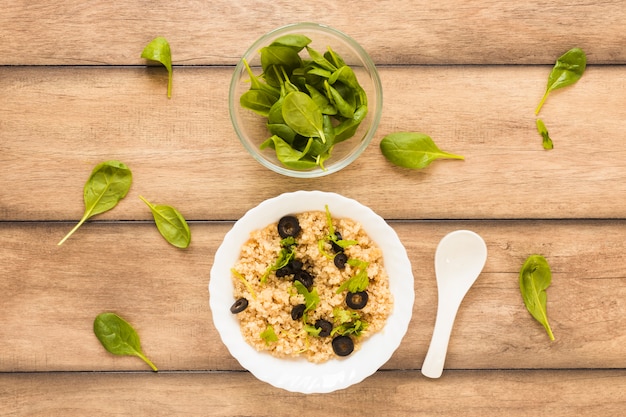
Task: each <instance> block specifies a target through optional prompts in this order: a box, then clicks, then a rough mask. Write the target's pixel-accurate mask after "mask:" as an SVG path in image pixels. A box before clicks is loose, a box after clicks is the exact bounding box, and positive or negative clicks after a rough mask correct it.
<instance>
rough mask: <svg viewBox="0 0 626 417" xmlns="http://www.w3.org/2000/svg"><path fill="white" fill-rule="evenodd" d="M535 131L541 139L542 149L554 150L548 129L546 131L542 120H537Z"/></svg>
mask: <svg viewBox="0 0 626 417" xmlns="http://www.w3.org/2000/svg"><path fill="white" fill-rule="evenodd" d="M537 131H538V132H539V134H540V135H541V137H542V138H543V149H546V150H550V149H553V148H554V144H553V143H552V139H551V138H550V135H549V134H548V129H546V125H545V124H544V123H543V120H541V119H537Z"/></svg>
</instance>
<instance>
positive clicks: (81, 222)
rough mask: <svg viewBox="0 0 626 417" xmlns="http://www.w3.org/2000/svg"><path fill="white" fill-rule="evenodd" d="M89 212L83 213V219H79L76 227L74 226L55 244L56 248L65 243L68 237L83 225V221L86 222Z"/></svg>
mask: <svg viewBox="0 0 626 417" xmlns="http://www.w3.org/2000/svg"><path fill="white" fill-rule="evenodd" d="M89 213H90V211H89V212H87V213H85V214H84V215H83V218H82V219H80V221H79V222H78V224H77V225H76V226H74V228H73V229H72V230H70V232H69V233H68V234H66V235H65V237H64V238H63V239H61V241H60V242H59V243H58V244H57V245H58V246H61V245H62V244H63V242H65V241H66V240H67V239H68V238H69V237H70V236H72V235H73V234H74V232H75V231H76V230H78V228H79V227H80V226H81V225H82V224H83V223H85V220H87V219H88V218H89Z"/></svg>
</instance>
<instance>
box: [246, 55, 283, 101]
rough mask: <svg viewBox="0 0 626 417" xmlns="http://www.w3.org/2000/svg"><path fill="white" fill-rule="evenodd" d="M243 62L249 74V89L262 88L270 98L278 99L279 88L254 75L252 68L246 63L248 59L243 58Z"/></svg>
mask: <svg viewBox="0 0 626 417" xmlns="http://www.w3.org/2000/svg"><path fill="white" fill-rule="evenodd" d="M243 64H244V66H245V67H246V72H247V73H248V75H249V76H250V90H262V91H263V92H265V94H266V95H268V96H270V97H272V100H278V98H279V97H280V90H279V89H278V88H276V87H272V86H271V85H268V84H266V83H264V82H262V81H261V80H260V79H259V77H257V76H256V75H254V73H253V72H252V69H251V68H250V64H248V61H246V60H245V59H244V60H243Z"/></svg>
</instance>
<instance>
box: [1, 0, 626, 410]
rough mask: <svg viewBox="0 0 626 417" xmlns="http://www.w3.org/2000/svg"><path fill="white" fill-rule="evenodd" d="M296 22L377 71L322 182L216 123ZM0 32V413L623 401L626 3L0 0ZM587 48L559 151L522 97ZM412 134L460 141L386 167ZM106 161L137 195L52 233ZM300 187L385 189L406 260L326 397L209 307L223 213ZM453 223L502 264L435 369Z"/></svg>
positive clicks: (363, 192)
mask: <svg viewBox="0 0 626 417" xmlns="http://www.w3.org/2000/svg"><path fill="white" fill-rule="evenodd" d="M296 21H314V22H319V23H325V24H328V25H330V26H333V27H335V28H337V29H339V30H342V31H344V32H346V33H347V34H349V35H350V36H352V37H353V38H354V39H356V40H357V41H358V42H359V43H360V44H361V45H362V46H363V47H364V48H365V49H366V50H367V51H368V52H369V53H370V55H371V56H372V58H373V60H374V61H375V63H376V64H377V66H378V69H379V71H380V76H381V79H382V83H383V89H384V110H383V115H382V120H381V124H380V126H379V129H378V131H377V133H376V136H375V138H374V140H373V142H372V144H371V145H370V146H369V147H368V149H367V150H366V152H365V153H364V154H363V155H362V156H361V157H360V158H359V159H358V160H357V161H356V162H354V163H353V164H351V165H350V166H349V167H348V168H346V169H345V170H343V171H341V172H339V173H336V174H332V175H330V176H327V177H323V178H320V179H316V180H301V179H293V178H288V177H284V176H280V175H278V174H274V173H272V172H270V171H269V170H267V169H265V168H263V167H262V166H261V165H259V164H258V163H257V162H255V161H254V160H253V159H252V158H251V157H250V156H249V155H248V154H247V153H246V151H245V150H244V148H243V146H242V145H241V144H240V143H239V141H238V140H237V138H236V136H235V133H234V131H233V128H232V126H231V123H230V120H229V115H228V102H227V94H228V85H229V81H230V77H231V74H232V72H233V66H234V65H235V64H236V63H237V61H238V59H239V57H240V56H241V54H242V53H243V52H244V51H245V50H246V48H247V47H248V46H249V45H250V44H251V43H252V42H253V41H254V40H256V39H257V38H258V37H259V36H261V35H262V34H263V33H265V32H267V31H269V30H271V29H273V28H276V27H278V26H282V25H283V24H286V23H293V22H296ZM156 36H164V37H166V38H167V39H168V40H169V42H170V45H171V48H172V55H173V61H174V79H173V82H174V85H173V94H172V98H171V99H169V100H168V99H167V97H166V94H165V88H166V81H167V76H166V72H165V70H164V69H163V68H162V67H158V66H157V67H147V66H146V61H145V60H143V59H141V58H140V53H141V51H142V49H143V47H144V46H145V45H146V44H147V43H148V42H149V41H150V40H151V39H153V38H154V37H156ZM0 39H1V40H2V41H1V42H0V63H1V64H2V66H0V165H1V166H2V173H1V174H0V247H1V248H2V249H0V298H1V302H0V319H1V325H0V414H1V415H9V416H25V415H29V416H32V415H62V416H74V415H76V416H78V415H80V416H83V415H127V414H138V415H150V416H160V415H228V416H234V415H263V416H278V415H286V416H287V415H296V414H298V415H389V416H392V415H411V416H416V415H424V416H432V415H445V416H461V415H462V416H479V415H480V416H503V415H506V416H529V415H533V416H534V415H594V416H599V415H623V412H624V411H623V410H624V407H625V406H626V394H625V392H626V285H625V282H626V214H625V207H626V206H625V203H626V144H625V141H624V127H625V123H624V122H625V121H626V66H625V64H626V2H624V1H591V0H574V1H564V0H555V1H552V2H544V1H537V0H529V1H525V2H508V1H498V0H492V1H489V0H469V1H461V0H456V1H455V0H441V1H437V2H432V1H423V0H422V1H412V2H409V1H405V2H402V1H395V2H394V1H376V2H361V1H343V2H337V1H316V2H291V1H283V0H276V1H274V2H271V3H270V2H233V1H230V0H229V1H211V2H209V1H205V2H202V1H196V2H172V1H160V0H157V1H152V2H143V1H137V0H129V1H124V2H111V1H103V0H93V1H89V2H85V1H79V0H57V1H54V2H52V1H39V2H29V1H18V0H8V1H5V2H4V3H3V5H2V12H1V13H0ZM576 46H577V47H580V48H582V49H584V50H585V51H586V52H587V56H588V69H587V71H586V73H585V74H584V75H583V77H582V79H581V80H580V81H579V83H578V84H576V85H574V86H571V87H568V88H565V89H562V90H559V91H555V92H554V93H553V94H552V95H551V96H550V98H549V99H548V101H547V102H546V104H545V106H544V108H543V109H542V111H541V114H540V116H541V118H542V119H543V120H544V122H545V123H546V125H547V126H548V129H549V131H550V135H551V137H552V138H553V140H554V143H555V149H554V150H552V151H546V150H544V149H543V148H542V145H541V137H540V136H539V134H538V132H537V130H536V127H535V120H536V117H535V115H534V109H535V106H536V105H537V103H538V102H539V100H540V98H541V96H542V94H543V92H544V88H545V84H546V80H547V77H548V74H549V72H550V69H551V67H552V65H553V64H554V61H555V60H556V58H557V57H558V56H560V55H561V54H562V53H564V52H565V51H567V50H568V49H570V48H572V47H576ZM401 130H408V131H419V132H424V133H427V134H428V135H430V136H431V137H432V138H433V139H434V140H435V141H436V142H437V144H438V145H439V146H440V147H441V148H442V149H444V150H447V151H451V152H454V153H459V154H462V155H464V156H465V158H466V159H465V161H462V162H461V161H438V162H436V163H434V164H433V165H431V166H430V167H428V168H427V169H424V170H421V171H410V170H406V169H402V168H398V167H395V166H393V165H391V164H390V163H388V162H387V161H386V160H385V158H384V157H383V156H382V154H381V152H380V150H379V147H378V143H379V142H380V140H381V138H382V137H383V136H385V135H386V134H388V133H392V132H395V131H401ZM109 159H118V160H121V161H124V162H125V163H126V164H128V166H129V167H130V168H131V169H132V172H133V175H134V183H133V186H132V188H131V190H130V192H129V194H128V196H127V197H126V199H125V200H123V201H122V202H121V203H120V204H119V205H118V206H117V207H116V208H115V209H113V210H112V211H110V212H108V213H105V214H103V215H100V216H98V217H95V218H93V219H92V220H91V221H89V222H88V223H86V224H85V225H84V226H83V227H82V228H81V229H79V231H78V232H77V233H76V234H75V235H74V236H72V237H71V238H70V239H69V240H68V241H67V242H66V243H65V244H64V245H63V246H60V247H59V246H57V242H58V241H59V240H60V239H61V238H62V237H63V236H64V235H65V233H67V232H68V231H69V229H71V227H72V226H73V225H74V224H75V223H76V222H77V220H78V219H79V218H80V217H81V215H82V212H83V202H82V187H83V184H84V182H85V181H86V179H87V177H88V175H89V173H90V172H91V169H92V168H93V167H94V166H95V165H96V164H97V163H99V162H101V161H104V160H109ZM295 190H322V191H333V192H337V193H340V194H342V195H345V196H347V197H351V198H354V199H357V200H358V201H360V202H361V203H363V204H365V205H367V206H369V207H371V208H372V209H373V210H374V211H376V212H377V213H379V214H380V215H381V216H383V217H384V218H385V219H386V220H387V221H388V223H389V224H390V225H391V226H392V227H393V228H394V229H395V230H396V231H397V233H398V235H399V236H400V238H401V240H402V241H403V243H404V244H405V246H406V249H407V251H408V254H409V257H410V259H411V262H412V266H413V274H414V276H415V296H416V301H415V305H414V308H413V317H412V320H411V323H410V326H409V330H408V333H407V335H406V337H405V338H404V340H403V342H402V344H401V345H400V347H399V348H398V349H397V351H396V352H395V354H394V355H393V357H392V358H391V359H390V360H389V361H388V362H387V363H386V364H385V365H384V366H383V367H382V368H381V369H380V371H378V372H376V373H375V374H374V375H372V376H371V377H369V378H367V379H366V380H365V381H363V382H362V383H360V384H357V385H354V386H352V387H350V388H347V389H345V390H341V391H337V392H334V393H331V394H324V395H322V394H318V395H310V396H307V395H303V394H294V393H290V392H287V391H283V390H280V389H277V388H274V387H272V386H271V385H269V384H266V383H264V382H261V381H259V380H257V379H256V378H255V377H254V376H252V375H251V374H250V373H248V372H244V370H243V369H242V368H241V366H240V365H239V364H238V362H237V361H236V360H235V359H234V358H233V357H232V356H231V355H230V354H229V353H228V351H227V350H226V348H225V347H224V345H223V344H222V342H221V341H220V338H219V335H218V333H217V331H216V330H215V328H214V326H213V322H212V317H211V311H210V309H209V304H208V291H207V284H208V281H209V270H210V268H211V265H212V262H213V256H214V253H215V250H216V249H217V247H218V246H219V245H220V243H221V241H222V239H223V237H224V235H225V233H226V232H227V231H228V230H229V229H230V227H231V226H232V224H233V222H234V221H236V220H237V219H238V218H240V217H241V216H242V215H243V213H245V212H246V211H247V210H248V209H250V208H252V207H254V206H255V205H257V204H258V203H260V202H261V201H263V200H265V199H268V198H271V197H274V196H276V195H278V194H280V193H282V192H288V191H295ZM140 194H141V195H143V196H145V197H146V198H148V199H150V200H153V201H156V202H160V203H164V204H170V205H173V206H175V207H177V208H178V209H179V210H180V211H181V212H182V213H183V215H184V216H185V217H186V218H187V219H188V220H189V221H190V227H191V230H192V236H193V237H192V244H191V246H190V247H189V248H188V249H187V250H178V249H175V248H173V247H172V246H170V245H168V244H167V243H166V242H165V241H164V240H163V239H162V238H161V236H160V235H159V234H158V232H157V230H156V228H155V227H154V224H153V222H152V219H151V215H150V213H149V211H148V210H147V209H146V206H145V205H144V203H143V202H141V201H140V199H139V198H138V196H139V195H140ZM459 228H467V229H471V230H474V231H476V232H478V233H479V234H481V235H482V236H483V237H484V239H485V241H486V242H487V246H488V250H489V259H488V260H487V263H486V266H485V269H484V271H483V273H482V274H481V276H480V277H479V279H478V281H477V282H476V284H475V285H474V287H473V288H472V289H471V290H470V292H469V293H468V295H467V297H466V298H465V300H464V303H463V305H462V308H461V310H460V312H459V315H458V317H457V321H456V324H455V327H454V330H453V334H452V339H451V342H450V346H449V353H448V358H447V362H446V369H445V370H444V374H443V376H442V377H441V378H440V379H437V380H431V379H427V378H425V377H423V376H422V375H421V373H420V367H421V364H422V361H423V359H424V356H425V354H426V350H427V348H428V344H429V342H430V337H431V334H432V329H433V325H434V320H435V313H436V301H437V290H436V284H435V277H434V267H433V256H434V251H435V248H436V245H437V243H438V242H439V240H440V239H441V238H442V237H443V236H444V235H445V234H447V233H448V232H450V231H453V230H455V229H459ZM534 253H538V254H541V255H543V256H545V257H546V259H547V260H548V262H549V263H550V266H551V268H552V272H553V283H552V286H551V287H550V288H549V289H548V310H549V318H550V321H551V325H552V328H553V330H554V334H555V336H556V340H555V341H554V342H551V341H550V340H549V339H548V337H547V335H546V333H545V331H544V329H543V328H542V327H541V325H540V324H538V323H537V322H536V321H534V320H533V319H532V318H531V316H530V315H529V314H528V312H527V311H526V309H525V307H524V304H523V302H522V299H521V296H520V291H519V286H518V274H519V270H520V268H521V265H522V263H523V262H524V260H525V259H526V257H527V256H529V255H531V254H534ZM103 311H114V312H117V313H118V314H120V315H121V316H123V317H124V318H126V319H127V320H128V321H129V322H131V324H133V325H134V326H135V328H136V329H137V330H138V332H139V334H140V336H141V340H142V345H143V347H144V351H145V352H146V354H147V355H148V356H149V357H150V358H151V359H152V360H153V362H154V363H155V364H156V365H157V366H158V367H159V372H158V373H153V372H151V371H150V370H149V368H148V367H147V366H146V365H145V364H144V363H143V362H142V361H141V360H139V359H137V358H133V357H118V356H114V355H111V354H109V353H107V352H106V351H105V350H104V349H103V347H102V346H101V344H100V343H99V342H98V340H97V339H96V338H95V336H94V334H93V332H92V323H93V319H94V317H95V316H96V315H97V314H99V313H101V312H103ZM382 413H384V414H382Z"/></svg>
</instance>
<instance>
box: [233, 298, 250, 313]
mask: <svg viewBox="0 0 626 417" xmlns="http://www.w3.org/2000/svg"><path fill="white" fill-rule="evenodd" d="M247 307H248V300H246V299H245V298H240V299H239V300H237V301H235V303H234V304H233V305H232V306H230V312H231V313H233V314H237V313H241V312H242V311H244V310H245V309H246V308H247Z"/></svg>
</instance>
